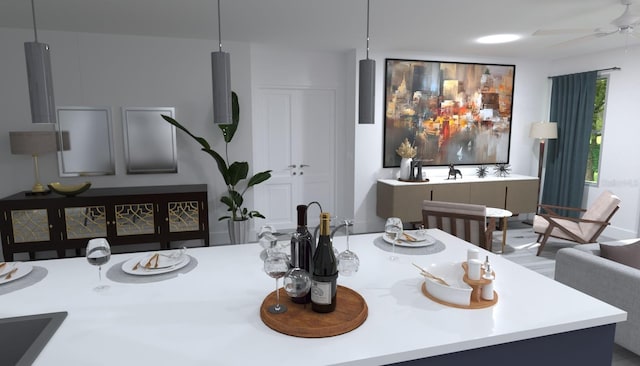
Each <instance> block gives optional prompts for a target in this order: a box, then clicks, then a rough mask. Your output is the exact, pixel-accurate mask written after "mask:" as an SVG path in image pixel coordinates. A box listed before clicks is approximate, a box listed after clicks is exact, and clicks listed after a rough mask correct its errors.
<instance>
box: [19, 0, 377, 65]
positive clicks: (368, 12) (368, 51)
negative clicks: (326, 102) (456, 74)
mask: <svg viewBox="0 0 640 366" xmlns="http://www.w3.org/2000/svg"><path fill="white" fill-rule="evenodd" d="M31 1H33V0H31ZM369 1H370V0H367V60H368V59H369Z"/></svg>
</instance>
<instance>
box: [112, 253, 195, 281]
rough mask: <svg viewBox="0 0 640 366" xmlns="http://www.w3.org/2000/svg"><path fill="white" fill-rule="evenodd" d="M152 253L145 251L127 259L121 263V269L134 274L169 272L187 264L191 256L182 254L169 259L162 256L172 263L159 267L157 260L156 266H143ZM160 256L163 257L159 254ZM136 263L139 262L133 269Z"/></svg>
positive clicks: (150, 274)
mask: <svg viewBox="0 0 640 366" xmlns="http://www.w3.org/2000/svg"><path fill="white" fill-rule="evenodd" d="M153 254H155V253H151V254H149V253H147V254H145V255H141V256H137V257H133V258H131V259H129V260H128V261H126V262H124V263H122V270H123V271H124V272H125V273H128V274H131V275H136V276H153V275H157V274H162V273H169V272H173V271H176V270H179V269H180V268H183V267H184V266H186V265H187V264H189V261H190V260H191V258H190V257H189V256H188V255H184V256H183V257H182V258H179V259H171V258H166V257H164V259H166V260H167V261H168V260H172V261H173V264H172V265H170V266H164V267H162V268H161V267H160V263H162V262H161V261H158V268H144V264H145V263H147V261H148V260H149V258H151V256H152V255H153ZM161 258H163V257H162V256H161ZM138 263H140V264H139V265H138V268H136V269H135V270H134V269H133V268H134V267H135V266H136V264H138Z"/></svg>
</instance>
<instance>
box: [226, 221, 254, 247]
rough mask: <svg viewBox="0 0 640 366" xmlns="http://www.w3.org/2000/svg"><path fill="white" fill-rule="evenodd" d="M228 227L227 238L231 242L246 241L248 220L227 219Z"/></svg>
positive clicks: (239, 242) (240, 242)
mask: <svg viewBox="0 0 640 366" xmlns="http://www.w3.org/2000/svg"><path fill="white" fill-rule="evenodd" d="M227 225H228V227H229V240H230V242H231V244H242V243H246V242H247V236H248V235H247V232H248V231H249V220H248V219H247V220H233V219H229V220H227Z"/></svg>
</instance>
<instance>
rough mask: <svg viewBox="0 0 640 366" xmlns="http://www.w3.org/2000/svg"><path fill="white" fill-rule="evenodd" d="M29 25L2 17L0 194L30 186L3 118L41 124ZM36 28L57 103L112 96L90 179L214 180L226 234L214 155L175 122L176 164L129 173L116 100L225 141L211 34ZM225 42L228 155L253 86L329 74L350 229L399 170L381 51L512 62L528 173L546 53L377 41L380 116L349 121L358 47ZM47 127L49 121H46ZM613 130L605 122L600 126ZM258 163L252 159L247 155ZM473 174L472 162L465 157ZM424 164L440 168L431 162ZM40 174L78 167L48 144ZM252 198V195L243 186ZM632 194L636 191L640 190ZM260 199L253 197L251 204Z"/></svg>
mask: <svg viewBox="0 0 640 366" xmlns="http://www.w3.org/2000/svg"><path fill="white" fill-rule="evenodd" d="M31 38H32V35H31V32H30V31H28V30H17V29H0V47H1V49H3V53H2V54H1V55H0V60H1V61H2V62H1V65H2V67H1V68H0V80H3V85H2V87H1V89H0V93H1V94H0V108H2V109H1V110H2V111H3V116H2V117H0V118H1V119H2V124H1V125H0V151H2V153H1V154H0V169H2V171H9V172H14V173H15V174H10V175H8V176H5V177H3V178H2V180H1V181H0V196H6V195H10V194H13V193H15V192H17V191H20V190H25V189H28V188H29V187H31V185H32V184H33V174H32V170H31V169H32V167H31V160H30V158H29V157H23V156H11V155H10V154H9V143H8V134H7V132H8V131H10V130H28V129H36V128H38V127H42V126H34V125H33V124H31V123H30V112H29V101H28V92H27V83H26V71H25V65H24V51H23V42H25V41H29V40H31ZM40 39H41V40H42V41H43V42H47V43H49V44H50V46H51V48H52V63H53V65H52V67H53V77H54V87H55V97H56V104H57V105H59V106H92V105H98V106H105V105H106V106H110V107H112V108H113V109H112V112H113V113H112V116H113V126H114V134H115V136H114V137H115V138H114V143H115V152H116V169H117V171H116V175H113V176H102V177H92V178H91V181H92V182H93V185H94V186H95V187H109V186H139V185H155V184H163V185H164V184H187V183H203V182H206V183H207V184H208V186H209V203H210V208H211V209H210V223H211V230H212V241H213V243H224V242H226V241H228V239H227V234H226V226H225V225H224V223H219V222H218V221H217V218H218V217H219V216H221V215H222V214H224V208H223V207H222V205H221V204H219V203H218V201H219V196H220V194H221V192H223V191H224V189H225V188H224V185H223V181H222V179H221V178H220V177H219V173H218V171H217V168H216V166H215V163H214V162H213V160H212V159H211V158H210V157H208V156H206V155H205V154H204V153H202V152H201V151H200V150H199V149H198V147H197V145H196V144H195V143H194V142H193V141H192V140H190V139H189V138H187V136H185V135H184V134H183V133H180V132H179V133H178V157H179V164H178V169H179V173H178V174H153V175H127V174H126V171H125V166H124V151H123V143H122V123H121V117H120V107H123V106H136V107H153V106H174V107H176V117H177V118H176V119H177V120H178V121H180V122H182V123H184V124H185V125H187V126H188V127H189V128H190V129H192V130H193V132H194V133H196V134H198V135H201V136H203V137H206V138H207V139H209V140H210V141H213V142H214V147H215V148H216V149H218V150H221V148H222V147H223V142H222V138H221V136H220V134H219V133H218V129H217V128H216V127H213V126H212V124H211V122H210V121H211V118H212V106H211V72H210V52H211V51H213V50H216V49H217V43H216V42H214V41H206V40H193V39H173V38H152V37H139V36H122V35H99V34H85V33H68V32H46V31H44V32H41V36H40ZM224 50H225V51H227V52H229V53H230V54H231V60H232V88H233V89H234V90H235V91H237V92H238V94H239V96H240V107H241V121H240V129H239V131H238V133H237V134H236V137H235V139H234V141H233V143H232V145H231V148H230V155H231V157H232V160H247V161H249V162H251V161H252V159H253V151H252V141H253V140H254V138H255V136H252V133H251V124H252V122H253V118H252V117H253V116H252V111H251V109H252V105H253V100H252V96H253V95H254V91H255V88H257V87H259V86H265V85H267V86H275V85H290V86H296V87H300V86H314V87H315V86H324V87H332V88H336V90H338V95H337V96H338V102H339V105H337V121H338V129H337V134H336V139H337V144H336V145H337V146H340V148H341V150H340V151H337V152H336V156H337V157H339V159H338V160H339V161H337V168H338V176H337V177H336V186H337V189H338V199H337V202H338V210H339V211H340V212H339V214H340V215H341V216H342V215H344V216H351V217H354V219H355V222H356V231H358V232H364V231H377V230H381V228H382V221H381V220H382V219H380V218H378V217H377V216H376V214H375V205H376V197H375V184H376V180H377V179H379V178H387V177H391V176H394V175H395V174H396V173H397V169H383V168H382V143H383V142H382V141H383V129H382V115H383V113H384V105H383V99H384V58H385V57H388V58H408V59H424V60H445V61H462V62H486V63H506V64H515V65H516V78H515V79H516V83H515V95H514V104H513V107H514V110H513V123H512V128H513V129H512V135H511V152H510V155H511V157H510V164H511V167H512V169H513V172H514V173H518V174H524V175H535V174H536V168H537V160H536V156H537V148H538V145H537V144H536V141H534V140H532V139H530V138H529V137H528V131H529V125H530V123H531V122H533V121H539V120H543V119H545V118H546V101H547V98H548V86H547V76H548V75H550V72H549V65H548V64H546V63H543V62H537V61H527V60H520V59H504V58H481V57H474V56H471V55H470V56H467V57H461V56H458V57H455V58H453V57H451V56H447V55H441V54H432V53H426V52H425V53H399V52H387V51H384V50H376V52H374V53H371V57H372V58H374V59H375V60H376V65H377V78H376V100H377V103H376V123H375V124H373V125H359V124H357V123H356V114H357V112H356V103H357V102H356V101H357V87H356V85H357V77H356V74H357V60H359V59H361V58H364V50H362V49H359V50H351V51H347V52H323V51H314V50H300V49H282V48H272V47H269V46H264V45H262V46H261V45H248V44H242V43H234V42H225V43H224ZM45 127H46V126H45ZM608 133H609V131H607V134H608ZM251 167H252V168H253V165H251ZM463 169H466V170H467V171H468V172H467V173H468V174H473V169H474V168H472V167H463ZM427 174H428V175H438V174H441V175H445V174H446V173H445V172H444V170H443V169H441V168H432V169H430V170H429V171H428V172H427ZM41 175H42V180H43V181H45V182H50V181H58V180H59V181H62V182H65V183H75V182H78V181H82V180H84V179H83V178H60V177H58V173H57V164H56V160H55V156H46V157H43V158H42V159H41ZM247 199H248V201H249V203H248V204H249V205H251V202H252V201H253V199H252V196H251V195H249V196H248V197H247ZM636 202H637V198H636ZM256 209H259V208H256Z"/></svg>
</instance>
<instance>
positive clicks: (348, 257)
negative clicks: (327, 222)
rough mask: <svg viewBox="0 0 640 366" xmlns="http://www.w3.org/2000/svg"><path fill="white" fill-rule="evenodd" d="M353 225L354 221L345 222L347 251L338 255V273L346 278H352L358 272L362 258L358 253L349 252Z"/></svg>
mask: <svg viewBox="0 0 640 366" xmlns="http://www.w3.org/2000/svg"><path fill="white" fill-rule="evenodd" d="M351 225H353V222H352V221H349V220H344V230H345V233H346V239H347V250H345V251H344V252H342V253H340V254H338V273H340V274H341V275H344V276H351V275H353V274H354V273H356V272H358V268H360V258H358V256H357V255H356V253H354V252H352V251H351V250H349V226H351Z"/></svg>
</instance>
